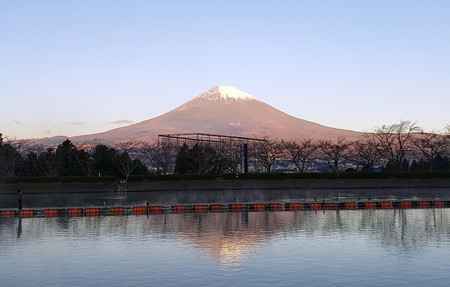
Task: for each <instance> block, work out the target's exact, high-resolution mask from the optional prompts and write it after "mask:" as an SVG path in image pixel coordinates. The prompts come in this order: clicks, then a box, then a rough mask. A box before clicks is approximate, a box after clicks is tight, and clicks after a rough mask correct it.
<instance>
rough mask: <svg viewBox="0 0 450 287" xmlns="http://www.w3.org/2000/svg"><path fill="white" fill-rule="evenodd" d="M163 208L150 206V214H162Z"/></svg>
mask: <svg viewBox="0 0 450 287" xmlns="http://www.w3.org/2000/svg"><path fill="white" fill-rule="evenodd" d="M162 212H163V208H162V206H150V213H151V214H162Z"/></svg>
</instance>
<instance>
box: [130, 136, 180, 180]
mask: <svg viewBox="0 0 450 287" xmlns="http://www.w3.org/2000/svg"><path fill="white" fill-rule="evenodd" d="M138 150H139V152H140V153H141V154H142V155H143V157H144V158H145V159H146V160H147V161H148V162H149V163H150V164H151V165H152V166H153V167H154V168H156V169H157V170H158V171H159V172H161V173H162V174H167V173H168V172H169V168H170V164H171V163H173V162H174V161H175V158H176V154H177V148H176V145H175V144H173V143H171V142H170V141H161V142H159V143H158V142H157V141H156V140H153V141H152V142H140V143H139V147H138Z"/></svg>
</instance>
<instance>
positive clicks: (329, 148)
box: [318, 137, 351, 176]
mask: <svg viewBox="0 0 450 287" xmlns="http://www.w3.org/2000/svg"><path fill="white" fill-rule="evenodd" d="M350 146H351V142H350V141H348V140H346V139H345V138H343V137H338V138H337V139H335V140H321V141H319V145H318V150H319V151H320V152H321V154H322V158H323V159H324V160H326V162H327V163H328V166H329V167H330V168H331V169H332V170H333V171H334V172H335V173H336V174H337V175H338V176H339V165H340V164H341V163H342V161H343V160H344V159H346V157H345V156H346V155H347V152H348V151H349V147H350Z"/></svg>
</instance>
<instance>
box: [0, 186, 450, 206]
mask: <svg viewBox="0 0 450 287" xmlns="http://www.w3.org/2000/svg"><path fill="white" fill-rule="evenodd" d="M449 198H450V188H403V189H402V188H395V189H389V188H371V189H298V190H296V189H270V190H191V191H186V190H178V191H173V190H172V191H171V190H165V191H147V192H95V193H87V192H85V193H55V192H53V193H51V192H48V193H46V192H42V191H39V192H36V193H30V192H28V193H25V194H24V195H23V204H24V208H34V207H38V208H39V207H68V206H104V205H107V206H114V205H145V203H147V202H148V203H149V204H161V205H170V204H177V203H178V204H194V203H217V202H264V201H269V202H270V201H273V202H299V201H312V200H315V199H317V200H318V201H322V200H325V201H337V200H349V201H359V200H368V201H370V200H377V199H378V200H401V199H403V200H416V199H426V200H449ZM16 207H17V200H16V194H15V192H14V193H3V194H2V193H0V208H16Z"/></svg>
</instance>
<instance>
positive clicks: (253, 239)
mask: <svg viewBox="0 0 450 287" xmlns="http://www.w3.org/2000/svg"><path fill="white" fill-rule="evenodd" d="M17 220H18V219H8V220H0V240H1V241H2V242H8V241H13V240H15V239H16V236H17V226H18V224H17ZM449 221H450V210H449V209H448V208H442V209H408V210H401V209H397V210H364V211H362V210H349V211H347V210H327V211H323V210H320V211H298V212H289V211H285V212H243V213H240V212H236V213H232V212H230V213H204V214H195V213H188V214H177V215H175V214H163V215H150V216H148V217H147V216H117V217H116V216H107V217H81V218H67V217H58V218H53V219H42V218H26V219H22V237H21V240H23V241H26V240H28V241H30V242H31V243H32V242H33V241H34V240H36V239H39V238H41V237H51V236H61V234H64V236H66V237H67V238H73V239H75V240H77V239H85V238H87V237H88V238H89V240H93V241H101V240H103V239H104V238H105V236H108V237H109V238H113V239H114V240H123V241H127V240H130V238H135V239H136V238H137V239H138V240H142V241H152V240H160V239H164V240H166V239H167V240H178V241H180V242H181V243H182V244H188V245H191V246H193V247H195V248H196V249H199V250H202V252H204V253H205V254H208V256H209V257H211V258H213V260H216V261H218V262H221V263H223V264H226V265H230V266H235V265H239V264H240V262H241V260H243V259H245V257H246V256H247V255H248V254H249V253H251V252H252V250H254V249H255V248H258V247H259V246H261V245H263V244H265V243H267V242H268V241H270V240H272V239H274V238H275V237H276V236H279V235H282V236H283V237H296V238H304V239H306V240H308V241H310V240H315V239H319V238H321V237H329V238H335V237H336V236H338V237H352V238H353V237H361V238H363V239H364V240H367V241H372V242H376V243H377V245H379V246H380V248H381V249H386V250H387V251H388V252H389V251H390V250H393V249H395V252H396V253H397V252H398V251H400V252H404V253H405V254H407V255H410V254H413V253H414V254H420V252H423V250H424V248H425V247H426V246H429V245H430V244H433V243H435V242H440V241H441V240H443V241H446V240H448V238H450V228H449V227H448V222H449Z"/></svg>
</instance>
